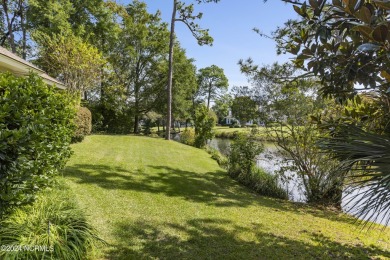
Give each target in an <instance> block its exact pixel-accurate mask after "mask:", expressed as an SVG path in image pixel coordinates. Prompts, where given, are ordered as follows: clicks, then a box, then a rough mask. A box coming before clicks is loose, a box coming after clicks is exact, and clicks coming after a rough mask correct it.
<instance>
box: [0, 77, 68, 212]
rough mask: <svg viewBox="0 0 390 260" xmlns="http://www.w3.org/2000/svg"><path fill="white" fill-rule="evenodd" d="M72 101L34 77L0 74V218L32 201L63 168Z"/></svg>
mask: <svg viewBox="0 0 390 260" xmlns="http://www.w3.org/2000/svg"><path fill="white" fill-rule="evenodd" d="M74 100H75V99H74V98H73V97H72V96H70V95H69V94H66V93H64V92H62V91H58V90H57V89H55V87H51V86H47V85H46V84H45V83H44V82H43V81H42V79H41V78H40V77H38V76H37V75H30V76H29V77H26V78H22V77H21V78H18V77H15V76H13V75H11V74H9V73H0V217H1V215H2V214H4V213H5V212H6V210H7V209H9V208H12V207H14V206H17V205H21V204H25V203H28V202H30V201H32V200H33V199H34V195H35V193H36V192H37V191H38V190H40V189H41V188H43V187H45V186H47V185H49V184H50V182H51V180H52V178H51V177H52V176H53V175H55V174H57V172H58V169H60V168H62V167H63V166H64V165H65V163H66V161H67V159H68V158H69V157H70V155H71V150H70V147H69V144H70V142H71V138H72V135H73V133H74V125H73V119H74V116H75V109H74V107H75V101H74Z"/></svg>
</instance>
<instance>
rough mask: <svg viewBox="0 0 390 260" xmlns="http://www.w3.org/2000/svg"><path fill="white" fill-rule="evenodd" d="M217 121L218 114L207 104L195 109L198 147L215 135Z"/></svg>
mask: <svg viewBox="0 0 390 260" xmlns="http://www.w3.org/2000/svg"><path fill="white" fill-rule="evenodd" d="M216 122H217V116H216V115H215V114H214V112H213V111H211V110H209V109H207V107H206V106H204V105H200V106H198V107H197V109H196V111H195V143H194V145H195V146H196V147H199V148H201V147H204V146H205V145H206V143H207V140H210V139H212V138H213V136H214V132H213V128H214V126H215V124H216Z"/></svg>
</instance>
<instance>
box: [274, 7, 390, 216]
mask: <svg viewBox="0 0 390 260" xmlns="http://www.w3.org/2000/svg"><path fill="white" fill-rule="evenodd" d="M294 2H296V5H294V9H295V11H296V12H297V13H298V14H299V15H300V16H301V17H302V18H301V20H300V21H290V22H288V23H286V26H285V27H284V28H280V29H279V30H278V31H277V32H276V33H275V34H274V35H275V38H276V39H277V43H278V45H279V49H280V50H281V51H286V52H290V53H292V54H293V55H295V64H296V66H298V67H301V68H303V69H305V70H307V72H308V73H312V74H314V75H317V76H318V77H319V78H320V79H321V81H322V84H323V85H324V87H323V88H322V89H321V92H322V93H323V94H324V95H328V96H334V97H336V99H337V100H338V101H341V102H342V101H345V100H346V99H348V98H352V97H353V96H354V95H356V94H357V92H358V91H359V90H360V89H371V90H373V91H374V92H376V93H377V95H378V97H380V99H381V103H382V104H383V106H378V108H379V109H380V110H382V111H381V112H383V115H385V118H386V117H387V119H385V120H384V121H383V122H386V125H388V122H389V121H388V115H389V112H390V109H389V107H390V105H389V104H390V101H389V100H390V99H389V95H388V92H389V86H390V76H389V75H390V73H389V72H390V71H389V65H390V60H389V59H388V55H387V54H388V51H389V44H388V43H389V37H388V36H389V35H390V34H389V26H388V24H387V21H388V12H389V10H390V5H389V3H388V2H386V1H379V0H372V1H355V0H348V1H340V0H335V1H332V3H331V4H330V3H327V1H325V0H320V1H310V5H307V4H306V3H299V1H294ZM356 84H361V85H362V86H363V88H361V87H358V86H357V85H356ZM341 126H342V127H338V126H337V125H336V126H332V129H335V130H336V131H331V132H330V134H331V135H332V137H333V141H332V142H329V141H328V142H325V144H327V145H325V146H326V147H327V149H328V151H330V152H332V153H335V155H336V156H337V158H339V159H341V160H343V161H342V163H341V165H342V167H341V171H344V170H345V167H348V169H349V170H351V172H350V174H351V176H352V177H353V180H354V181H353V182H356V180H359V184H360V185H358V186H355V188H356V187H357V189H358V191H357V194H358V195H357V196H361V195H362V196H363V200H364V205H363V206H362V205H358V209H357V210H358V211H359V213H360V215H362V216H364V215H365V216H368V219H370V218H371V219H374V218H375V215H373V214H371V210H374V211H380V210H384V209H386V211H387V213H389V211H388V210H389V207H388V201H389V198H390V189H389V188H388V187H389V185H390V184H389V183H390V178H389V176H390V175H389V174H390V172H389V168H390V165H389V164H388V162H389V161H388V160H387V161H383V160H379V159H378V158H377V157H375V158H374V157H373V154H377V155H379V154H380V157H381V158H387V157H388V156H389V153H388V152H386V149H382V147H378V146H376V145H375V142H373V141H372V140H373V139H376V140H377V141H378V140H379V141H378V142H377V143H381V142H382V143H385V140H386V138H388V135H389V132H390V128H388V127H387V128H386V127H385V128H384V129H385V131H384V133H383V134H385V136H380V135H375V134H373V133H368V132H366V131H364V130H362V129H359V128H358V130H352V131H351V130H348V128H347V127H344V126H343V125H341ZM351 129H352V128H351ZM386 136H387V137H386ZM337 137H341V138H340V139H338V138H337ZM380 140H381V141H380ZM386 162H387V163H386ZM362 187H363V189H360V188H362ZM365 187H366V188H367V191H364V190H365V189H364V188H365ZM355 206H356V205H355ZM386 216H387V221H388V222H389V221H390V214H387V215H386Z"/></svg>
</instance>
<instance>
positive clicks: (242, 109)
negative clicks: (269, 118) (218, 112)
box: [231, 86, 259, 125]
mask: <svg viewBox="0 0 390 260" xmlns="http://www.w3.org/2000/svg"><path fill="white" fill-rule="evenodd" d="M232 93H233V96H234V97H233V101H232V106H231V110H232V115H233V116H234V117H235V118H237V119H238V120H239V121H240V123H241V124H244V125H245V124H246V123H247V122H248V121H249V120H253V119H256V118H257V117H258V115H259V107H258V104H257V103H256V101H255V100H254V98H253V95H252V94H253V91H252V90H251V89H249V88H248V87H246V86H244V87H233V89H232Z"/></svg>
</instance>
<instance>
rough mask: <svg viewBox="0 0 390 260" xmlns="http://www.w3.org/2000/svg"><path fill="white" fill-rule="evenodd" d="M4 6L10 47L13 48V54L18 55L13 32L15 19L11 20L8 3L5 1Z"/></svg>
mask: <svg viewBox="0 0 390 260" xmlns="http://www.w3.org/2000/svg"><path fill="white" fill-rule="evenodd" d="M2 5H3V10H4V15H5V17H6V21H7V30H8V32H7V35H8V43H9V45H10V46H11V51H12V52H13V53H16V47H15V40H14V32H13V28H12V24H13V20H14V19H10V17H9V15H10V14H9V12H8V2H7V1H6V0H3V1H2Z"/></svg>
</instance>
